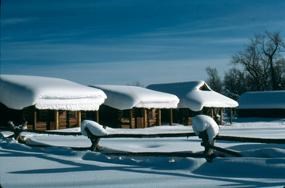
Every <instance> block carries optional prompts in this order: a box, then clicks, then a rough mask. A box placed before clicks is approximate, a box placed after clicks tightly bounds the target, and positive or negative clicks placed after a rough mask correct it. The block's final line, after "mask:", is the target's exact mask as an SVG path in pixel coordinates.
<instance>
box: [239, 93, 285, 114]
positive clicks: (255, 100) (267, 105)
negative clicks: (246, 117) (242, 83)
mask: <svg viewBox="0 0 285 188" xmlns="http://www.w3.org/2000/svg"><path fill="white" fill-rule="evenodd" d="M239 104H240V106H239V109H285V90H281V91H260V92H246V93H244V94H242V95H241V96H240V99H239Z"/></svg>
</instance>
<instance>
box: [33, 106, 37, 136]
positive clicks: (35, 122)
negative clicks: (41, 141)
mask: <svg viewBox="0 0 285 188" xmlns="http://www.w3.org/2000/svg"><path fill="white" fill-rule="evenodd" d="M36 125H37V109H36V108H34V120H33V131H35V130H36Z"/></svg>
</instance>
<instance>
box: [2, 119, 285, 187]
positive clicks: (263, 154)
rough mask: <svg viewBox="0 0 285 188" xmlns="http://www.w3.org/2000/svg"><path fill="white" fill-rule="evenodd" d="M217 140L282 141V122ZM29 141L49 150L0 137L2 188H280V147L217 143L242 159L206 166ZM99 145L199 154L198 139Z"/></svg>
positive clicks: (226, 129)
mask: <svg viewBox="0 0 285 188" xmlns="http://www.w3.org/2000/svg"><path fill="white" fill-rule="evenodd" d="M155 129H157V128H155ZM150 130H151V129H150ZM155 131H156V130H153V132H155ZM5 134H8V133H5ZM220 134H221V135H236V136H251V137H264V138H285V121H284V120H274V121H273V120H272V121H253V120H251V121H239V122H238V123H234V124H233V125H231V126H223V127H221V129H220ZM26 136H27V137H28V135H26ZM29 139H30V141H31V143H37V144H48V145H53V147H30V146H26V145H23V144H19V143H16V142H15V141H13V140H6V139H4V138H1V137H0V184H1V186H2V187H4V188H6V187H217V186H223V187H283V186H284V185H285V144H259V143H238V142H235V143H234V142H225V141H217V142H216V145H217V146H220V147H224V148H230V149H234V150H237V151H240V152H241V154H242V155H243V156H244V157H226V158H219V157H218V158H215V159H214V160H213V162H211V163H208V162H206V160H205V159H203V158H191V157H162V156H155V157H145V156H144V157H142V156H140V157H138V156H136V157H133V156H129V157H127V156H109V155H104V154H102V153H98V152H91V151H77V150H72V149H70V148H68V147H60V146H72V147H88V146H90V142H89V140H88V139H87V138H86V137H84V136H54V135H53V136H52V135H49V136H47V135H30V136H29ZM100 145H101V146H103V147H104V148H108V149H113V150H122V151H133V152H134V151H136V152H144V151H150V152H157V151H160V152H163V151H165V152H166V151H168V152H171V151H190V150H191V151H202V150H203V148H202V147H201V146H200V140H199V139H198V137H188V138H187V137H179V138H105V139H102V140H101V141H100Z"/></svg>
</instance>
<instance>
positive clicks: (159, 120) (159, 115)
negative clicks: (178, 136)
mask: <svg viewBox="0 0 285 188" xmlns="http://www.w3.org/2000/svg"><path fill="white" fill-rule="evenodd" d="M157 110H158V114H157V115H158V117H157V120H158V125H161V109H157Z"/></svg>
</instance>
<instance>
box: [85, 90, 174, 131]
mask: <svg viewBox="0 0 285 188" xmlns="http://www.w3.org/2000/svg"><path fill="white" fill-rule="evenodd" d="M90 87H95V88H97V89H101V90H103V91H104V93H106V95H107V99H106V101H105V102H104V104H103V105H102V107H101V108H100V110H99V116H100V121H99V122H100V124H102V125H107V126H109V127H114V128H121V127H122V128H145V127H150V126H156V125H162V124H172V119H171V118H170V116H168V117H167V118H166V116H164V115H163V113H165V112H168V113H170V111H171V109H175V108H176V107H177V104H178V102H179V99H178V98H177V97H176V96H175V95H172V94H168V93H164V92H157V91H153V90H150V89H146V88H143V87H137V86H125V85H95V86H90Z"/></svg>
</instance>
